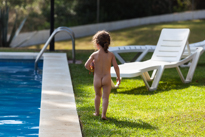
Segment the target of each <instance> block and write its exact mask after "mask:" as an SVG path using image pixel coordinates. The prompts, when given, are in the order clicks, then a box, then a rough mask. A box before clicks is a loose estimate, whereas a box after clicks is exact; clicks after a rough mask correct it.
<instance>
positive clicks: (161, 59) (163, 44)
mask: <svg viewBox="0 0 205 137" xmlns="http://www.w3.org/2000/svg"><path fill="white" fill-rule="evenodd" d="M188 36H189V29H163V30H162V32H161V35H160V38H159V41H158V44H157V47H156V49H155V51H154V53H153V56H152V58H151V59H150V60H147V61H144V62H132V63H125V64H121V65H119V67H120V76H121V77H124V78H131V77H136V76H141V77H142V79H143V81H144V83H145V85H146V88H147V89H148V90H149V91H154V90H156V89H157V87H158V84H159V81H160V79H161V76H162V74H163V71H164V69H165V68H174V67H175V68H176V69H177V72H178V74H179V76H180V78H181V80H182V82H183V83H189V82H191V81H192V78H193V75H194V72H195V69H196V66H197V63H198V60H199V57H200V54H202V53H203V51H204V50H203V48H202V47H197V48H196V47H195V51H194V53H192V52H190V51H189V52H188V53H189V55H188V56H187V57H186V58H184V59H182V60H180V59H181V57H182V53H183V51H184V50H185V46H187V49H189V44H188ZM170 41H172V42H170ZM179 44H180V45H179ZM192 48H193V47H192ZM190 61H192V63H191V65H190V66H189V71H188V74H187V76H186V79H185V78H184V76H183V75H182V73H181V70H180V68H179V66H180V65H183V64H184V63H187V62H190ZM148 71H153V73H152V76H151V77H150V75H149V73H148ZM111 77H116V74H115V72H114V69H113V67H112V68H111ZM148 81H153V82H152V85H151V86H150V85H149V83H148ZM114 88H116V86H115V87H114Z"/></svg>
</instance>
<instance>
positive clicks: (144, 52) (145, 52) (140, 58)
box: [135, 49, 149, 62]
mask: <svg viewBox="0 0 205 137" xmlns="http://www.w3.org/2000/svg"><path fill="white" fill-rule="evenodd" d="M148 51H149V50H148V49H146V50H144V51H143V52H142V54H141V55H140V56H139V57H138V58H137V59H136V60H135V62H138V61H141V60H142V59H143V58H144V57H145V56H146V55H147V53H148Z"/></svg>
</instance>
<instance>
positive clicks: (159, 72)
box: [150, 66, 164, 91]
mask: <svg viewBox="0 0 205 137" xmlns="http://www.w3.org/2000/svg"><path fill="white" fill-rule="evenodd" d="M163 71H164V66H160V67H159V68H158V69H157V72H156V75H155V78H154V80H153V82H152V86H151V88H150V91H154V90H156V89H157V87H158V84H159V81H160V79H161V77H162V74H163Z"/></svg>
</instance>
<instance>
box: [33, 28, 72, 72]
mask: <svg viewBox="0 0 205 137" xmlns="http://www.w3.org/2000/svg"><path fill="white" fill-rule="evenodd" d="M61 31H64V32H67V33H68V34H69V35H70V36H71V39H72V59H73V63H75V35H74V32H73V31H72V30H71V29H69V28H68V27H58V28H57V29H55V30H54V32H53V33H52V34H51V36H50V37H49V38H48V40H47V41H46V44H45V45H44V46H43V48H42V49H41V51H40V52H39V54H38V56H37V57H36V60H35V70H36V69H37V67H38V60H39V59H40V58H41V56H42V55H43V53H44V51H45V49H46V48H47V47H48V44H49V43H50V41H51V40H52V39H53V37H54V36H55V35H56V34H57V33H59V32H61Z"/></svg>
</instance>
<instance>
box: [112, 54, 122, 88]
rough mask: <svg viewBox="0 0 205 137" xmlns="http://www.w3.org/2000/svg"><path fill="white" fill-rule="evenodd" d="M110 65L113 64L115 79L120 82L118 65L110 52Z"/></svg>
mask: <svg viewBox="0 0 205 137" xmlns="http://www.w3.org/2000/svg"><path fill="white" fill-rule="evenodd" d="M112 65H113V67H114V69H115V73H116V75H117V81H118V83H119V84H120V81H121V79H120V69H119V67H118V64H117V61H116V59H115V55H114V54H113V53H112Z"/></svg>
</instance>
